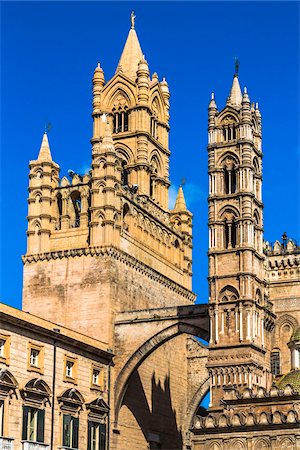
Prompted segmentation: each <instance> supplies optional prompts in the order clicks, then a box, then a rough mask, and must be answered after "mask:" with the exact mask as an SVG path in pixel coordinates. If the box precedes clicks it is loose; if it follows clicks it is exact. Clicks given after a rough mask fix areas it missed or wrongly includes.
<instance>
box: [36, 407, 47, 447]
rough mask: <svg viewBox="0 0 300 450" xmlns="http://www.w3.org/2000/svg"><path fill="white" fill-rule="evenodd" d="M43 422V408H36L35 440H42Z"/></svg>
mask: <svg viewBox="0 0 300 450" xmlns="http://www.w3.org/2000/svg"><path fill="white" fill-rule="evenodd" d="M44 424H45V410H44V409H38V412H37V439H36V440H37V441H38V442H44Z"/></svg>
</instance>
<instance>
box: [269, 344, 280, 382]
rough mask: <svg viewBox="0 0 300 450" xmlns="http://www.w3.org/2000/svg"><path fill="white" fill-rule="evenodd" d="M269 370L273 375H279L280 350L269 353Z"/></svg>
mask: <svg viewBox="0 0 300 450" xmlns="http://www.w3.org/2000/svg"><path fill="white" fill-rule="evenodd" d="M271 372H272V374H273V375H275V376H277V375H280V352H279V351H278V350H276V351H274V352H272V353H271Z"/></svg>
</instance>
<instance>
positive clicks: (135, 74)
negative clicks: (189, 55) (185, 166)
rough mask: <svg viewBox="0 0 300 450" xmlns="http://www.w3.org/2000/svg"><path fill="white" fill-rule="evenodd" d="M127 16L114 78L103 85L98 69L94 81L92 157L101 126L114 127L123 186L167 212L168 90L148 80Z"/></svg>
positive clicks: (154, 78)
mask: <svg viewBox="0 0 300 450" xmlns="http://www.w3.org/2000/svg"><path fill="white" fill-rule="evenodd" d="M134 18H135V16H134V13H132V15H131V28H130V30H129V33H128V37H127V40H126V43H125V46H124V49H123V52H122V55H121V58H120V60H119V63H118V65H117V69H116V72H115V75H114V76H113V77H112V78H111V79H110V80H109V82H107V83H106V84H105V82H104V73H103V70H102V68H101V67H100V64H98V67H97V68H96V70H95V73H94V77H93V121H94V127H93V138H92V151H93V157H95V156H96V155H97V152H98V148H99V145H100V142H101V138H102V136H103V132H104V129H103V128H104V125H103V122H102V121H101V116H102V114H103V113H105V114H107V116H108V118H110V120H111V122H112V136H113V141H114V145H115V148H116V151H117V152H118V154H119V156H120V158H121V166H122V184H123V185H124V186H127V187H128V188H130V187H131V186H135V189H136V191H137V192H138V193H139V194H140V195H147V196H149V197H150V198H151V199H152V200H153V201H154V202H155V203H156V204H157V205H159V206H160V207H161V208H163V209H164V210H166V209H167V208H168V188H169V185H170V182H169V156H170V151H169V148H168V145H169V137H168V135H169V128H170V127H169V123H168V121H169V98H170V93H169V88H168V83H167V82H166V80H165V78H163V80H162V81H159V79H158V75H157V73H153V75H152V76H151V77H150V72H149V66H148V63H147V61H146V59H145V56H144V55H143V52H142V49H141V46H140V43H139V40H138V37H137V34H136V31H135V24H134Z"/></svg>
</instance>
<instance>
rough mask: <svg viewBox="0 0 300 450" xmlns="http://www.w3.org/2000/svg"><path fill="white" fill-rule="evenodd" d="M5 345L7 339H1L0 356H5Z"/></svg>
mask: <svg viewBox="0 0 300 450" xmlns="http://www.w3.org/2000/svg"><path fill="white" fill-rule="evenodd" d="M4 345H5V340H4V339H0V357H1V358H4Z"/></svg>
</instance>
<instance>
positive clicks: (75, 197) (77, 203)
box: [71, 191, 81, 228]
mask: <svg viewBox="0 0 300 450" xmlns="http://www.w3.org/2000/svg"><path fill="white" fill-rule="evenodd" d="M71 200H72V203H73V208H74V221H73V223H72V224H71V226H72V227H73V228H77V227H80V213H81V195H80V192H78V191H73V192H72V194H71Z"/></svg>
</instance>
